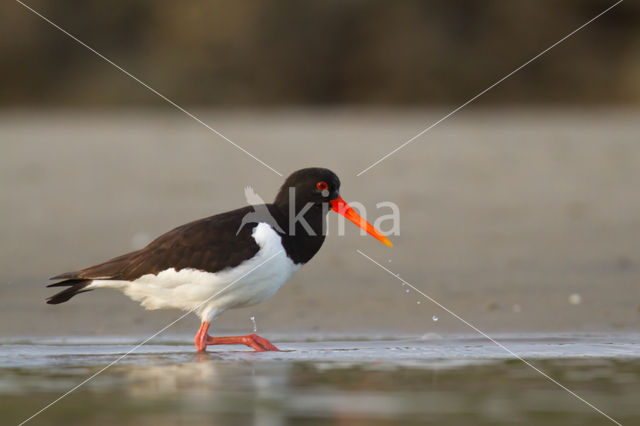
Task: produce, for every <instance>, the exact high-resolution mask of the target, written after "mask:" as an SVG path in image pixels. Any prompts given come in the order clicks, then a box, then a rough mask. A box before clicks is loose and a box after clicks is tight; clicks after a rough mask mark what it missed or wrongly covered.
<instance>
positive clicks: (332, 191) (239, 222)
mask: <svg viewBox="0 0 640 426" xmlns="http://www.w3.org/2000/svg"><path fill="white" fill-rule="evenodd" d="M339 189H340V180H339V179H338V176H336V175H335V173H333V172H332V171H330V170H328V169H324V168H307V169H302V170H298V171H296V172H294V173H293V174H291V175H290V176H289V177H288V178H287V179H286V180H285V182H284V184H283V185H282V187H281V188H280V191H279V192H278V195H277V196H276V198H275V201H274V202H273V203H272V204H265V205H262V206H247V207H243V208H240V209H237V210H232V211H229V212H226V213H221V214H218V215H215V216H211V217H207V218H204V219H200V220H196V221H194V222H190V223H187V224H186V225H182V226H179V227H178V228H175V229H174V230H172V231H169V232H167V233H166V234H164V235H162V236H160V237H158V238H157V239H155V240H154V241H152V242H151V243H149V245H147V246H146V247H145V248H143V249H141V250H138V251H134V252H131V253H127V254H124V255H122V256H118V257H115V258H113V259H111V260H108V261H106V262H104V263H100V264H98V265H95V266H90V267H88V268H85V269H81V270H79V271H75V272H67V273H65V274H61V275H57V276H55V277H53V278H51V279H52V280H58V281H59V282H56V283H54V284H50V285H48V286H47V287H60V286H66V287H68V288H66V289H65V290H63V291H61V292H59V293H57V294H55V295H53V296H52V297H50V298H48V299H47V303H49V304H58V303H62V302H66V301H67V300H69V299H70V298H72V297H73V296H75V295H77V294H79V293H83V292H86V291H90V290H93V289H96V288H115V289H118V290H121V291H122V292H124V294H126V295H127V296H129V297H130V298H131V299H133V300H135V301H137V302H140V304H141V305H142V306H143V307H145V308H146V309H162V308H174V309H182V310H185V311H193V312H195V313H196V314H197V315H199V316H200V318H201V320H202V323H201V326H200V329H199V330H198V333H197V334H196V336H195V344H196V348H197V350H198V351H204V350H206V348H207V345H221V344H244V345H247V346H249V347H251V348H253V349H255V350H256V351H276V350H278V349H277V348H276V347H275V346H274V345H273V344H272V343H271V342H269V341H268V340H267V339H264V338H262V337H260V336H258V335H256V334H255V333H254V334H249V335H246V336H232V337H212V336H209V335H208V334H207V330H208V329H209V325H210V323H211V321H212V320H213V319H214V318H215V317H217V316H218V315H220V314H221V313H222V312H224V311H225V310H227V309H232V308H241V307H245V306H251V305H254V304H257V303H260V302H262V301H264V300H266V299H268V298H269V297H271V296H273V294H274V293H275V292H276V291H277V290H278V289H279V288H280V287H281V286H282V285H283V284H284V283H285V282H286V281H287V280H288V279H289V278H290V277H291V275H292V274H293V273H294V272H295V271H297V270H298V269H299V268H300V267H301V266H302V265H304V264H305V263H307V262H308V261H309V260H310V259H311V258H312V257H313V256H314V255H315V254H316V253H317V252H318V250H319V249H320V247H321V246H322V243H323V242H324V239H325V232H324V231H325V228H326V214H327V212H328V211H329V210H333V211H335V212H337V213H339V214H341V215H343V216H345V217H346V218H347V219H349V220H351V221H352V222H353V223H355V224H356V225H358V226H360V227H361V228H363V229H364V230H366V231H367V232H368V233H369V234H370V235H372V236H374V237H375V238H377V239H378V240H380V241H381V242H383V243H384V244H386V245H388V246H391V242H389V240H388V239H387V238H386V237H385V236H383V235H382V234H381V233H380V232H379V231H378V230H376V229H375V228H374V227H373V226H371V225H370V224H369V223H368V222H367V221H365V220H364V219H362V218H361V217H360V216H359V215H358V214H357V213H356V212H355V211H354V210H353V209H352V208H351V207H349V205H348V204H347V203H346V202H345V201H344V200H343V199H342V197H341V196H340V194H339Z"/></svg>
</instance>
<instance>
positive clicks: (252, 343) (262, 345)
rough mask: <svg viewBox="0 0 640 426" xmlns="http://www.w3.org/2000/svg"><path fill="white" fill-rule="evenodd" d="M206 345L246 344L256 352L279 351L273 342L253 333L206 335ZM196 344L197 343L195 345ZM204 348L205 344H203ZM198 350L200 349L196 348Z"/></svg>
mask: <svg viewBox="0 0 640 426" xmlns="http://www.w3.org/2000/svg"><path fill="white" fill-rule="evenodd" d="M206 344H207V345H246V346H249V347H250V348H253V349H254V350H255V351H256V352H265V351H279V350H280V349H278V348H276V347H275V345H274V344H273V343H271V342H270V341H268V340H267V339H265V338H264V337H260V336H258V335H257V334H255V333H252V334H247V335H246V336H223V337H212V336H208V335H207V340H206ZM196 346H197V345H196ZM205 348H206V346H205ZM198 350H200V349H199V348H198Z"/></svg>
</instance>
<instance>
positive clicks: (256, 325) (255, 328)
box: [249, 317, 258, 333]
mask: <svg viewBox="0 0 640 426" xmlns="http://www.w3.org/2000/svg"><path fill="white" fill-rule="evenodd" d="M249 319H250V320H251V322H252V323H253V332H254V333H257V332H258V324H256V317H251V318H249Z"/></svg>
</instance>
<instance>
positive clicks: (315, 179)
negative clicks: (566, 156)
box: [274, 167, 391, 247]
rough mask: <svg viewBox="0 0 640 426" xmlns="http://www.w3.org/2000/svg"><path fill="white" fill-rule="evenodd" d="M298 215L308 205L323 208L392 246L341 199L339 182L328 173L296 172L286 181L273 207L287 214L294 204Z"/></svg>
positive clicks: (307, 170)
mask: <svg viewBox="0 0 640 426" xmlns="http://www.w3.org/2000/svg"><path fill="white" fill-rule="evenodd" d="M292 203H293V204H294V206H295V211H296V212H298V211H302V209H304V208H306V206H308V205H309V204H311V208H313V209H318V208H322V209H324V211H325V212H327V211H329V210H333V211H334V212H336V213H338V214H340V215H342V216H344V217H346V218H347V219H349V220H350V221H351V222H353V223H355V224H356V225H358V226H359V227H360V228H362V229H364V230H365V231H367V233H369V235H371V236H373V237H374V238H376V239H378V240H379V241H381V242H382V243H384V244H386V245H388V246H390V247H391V242H390V241H389V240H388V239H387V237H385V236H384V235H382V234H381V233H380V231H378V230H377V229H375V228H374V227H373V226H372V225H371V224H369V222H367V221H366V220H364V219H363V218H362V217H360V215H358V213H356V212H355V210H353V209H352V208H351V207H349V205H348V204H347V203H346V202H345V201H344V200H343V199H342V197H341V196H340V179H339V178H338V176H337V175H336V174H335V173H333V172H332V171H331V170H329V169H324V168H321V167H311V168H306V169H301V170H298V171H296V172H293V173H292V174H291V175H289V177H287V179H286V180H285V181H284V184H283V185H282V187H280V191H278V195H277V196H276V199H275V201H274V204H275V205H277V206H279V207H281V208H282V209H283V210H284V211H288V209H289V208H290V206H291V204H292Z"/></svg>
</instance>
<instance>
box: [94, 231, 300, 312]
mask: <svg viewBox="0 0 640 426" xmlns="http://www.w3.org/2000/svg"><path fill="white" fill-rule="evenodd" d="M252 236H253V238H254V240H255V241H256V243H257V244H258V246H259V247H260V249H259V250H258V252H257V253H256V254H255V256H253V257H252V258H251V259H248V260H245V261H244V262H242V263H241V264H240V265H238V266H236V267H235V268H228V269H224V270H222V271H219V272H215V273H211V272H203V271H200V270H197V269H182V270H180V271H176V270H175V269H173V268H171V269H167V270H164V271H162V272H160V273H158V274H157V275H154V274H148V275H143V276H142V277H140V278H138V279H136V280H135V281H109V280H94V281H93V283H91V284H90V285H89V286H88V287H87V288H99V287H111V288H118V289H121V290H122V291H123V292H124V293H125V294H126V295H127V296H129V297H131V298H132V299H133V300H136V301H138V302H140V304H141V305H142V306H144V307H145V308H147V309H165V308H174V309H182V310H194V312H196V313H197V314H198V315H199V316H200V317H201V318H202V320H203V321H211V320H213V318H215V317H216V316H218V315H219V314H221V313H222V312H224V311H225V310H227V309H232V308H240V307H245V306H251V305H255V304H256V303H260V302H262V301H264V300H266V299H268V298H269V297H271V296H273V295H274V294H275V292H276V291H278V289H279V288H280V287H281V286H282V285H283V284H284V283H285V282H286V281H287V280H288V279H289V278H290V277H291V275H292V274H293V273H294V272H295V271H297V270H298V269H299V268H300V266H302V265H301V264H294V263H293V262H292V261H291V259H289V257H287V254H286V252H285V251H284V247H282V240H281V238H280V236H279V235H278V234H277V233H276V232H275V231H274V230H273V229H272V228H271V226H269V225H268V224H266V223H259V224H258V225H257V226H256V227H255V228H254V230H253V233H252Z"/></svg>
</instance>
